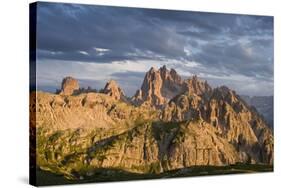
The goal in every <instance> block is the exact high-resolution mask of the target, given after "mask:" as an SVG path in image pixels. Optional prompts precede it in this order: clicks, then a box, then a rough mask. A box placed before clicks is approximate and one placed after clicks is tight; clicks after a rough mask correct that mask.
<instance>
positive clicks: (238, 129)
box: [30, 66, 274, 179]
mask: <svg viewBox="0 0 281 188" xmlns="http://www.w3.org/2000/svg"><path fill="white" fill-rule="evenodd" d="M252 101H256V100H254V99H252V98H250V99H249V98H247V97H245V96H239V95H238V94H237V93H236V92H235V91H234V90H231V89H230V88H228V87H227V86H221V87H217V88H212V87H211V86H210V85H209V84H208V82H207V81H204V80H201V79H199V78H198V77H197V76H192V77H190V78H188V79H183V78H182V77H181V76H180V75H179V74H178V73H177V72H176V70H174V69H171V70H169V69H167V67H166V66H163V67H161V68H159V69H156V68H154V67H152V68H151V69H150V70H149V71H148V72H147V73H146V75H145V77H144V80H143V83H142V85H141V88H140V89H139V90H137V91H136V93H135V95H134V96H133V97H130V98H129V97H127V96H126V95H125V93H124V91H123V90H122V88H121V87H120V86H119V85H118V83H117V82H116V81H115V80H110V81H108V82H107V83H106V85H105V87H104V89H102V90H100V91H99V92H98V91H97V90H92V89H84V88H80V87H79V82H78V80H76V79H75V78H73V77H66V78H64V79H63V81H62V86H61V89H60V91H58V92H57V93H56V94H54V93H47V92H41V91H36V92H33V93H31V95H30V111H31V113H34V114H36V116H35V118H34V119H32V118H31V121H30V126H31V130H33V131H34V132H36V146H34V147H36V162H37V164H36V165H37V167H38V168H40V169H42V170H46V171H50V172H52V173H55V174H61V175H63V176H64V177H66V178H68V179H81V178H82V179H83V178H89V177H93V176H94V175H95V172H96V170H97V169H120V170H124V171H126V172H132V173H139V174H148V173H152V174H160V173H165V172H169V171H173V170H177V169H186V168H189V167H194V166H229V165H235V164H267V165H273V153H274V152H273V145H274V143H273V142H274V139H273V132H272V129H271V128H270V127H271V126H270V121H267V120H265V118H264V117H263V116H262V115H260V113H262V110H256V108H257V109H259V107H258V106H257V107H256V108H253V107H252V105H254V104H253V103H254V102H252ZM260 104H262V102H260ZM261 106H262V105H261ZM270 106H271V105H267V107H268V108H269V107H270ZM272 106H273V104H272ZM269 116H270V115H269Z"/></svg>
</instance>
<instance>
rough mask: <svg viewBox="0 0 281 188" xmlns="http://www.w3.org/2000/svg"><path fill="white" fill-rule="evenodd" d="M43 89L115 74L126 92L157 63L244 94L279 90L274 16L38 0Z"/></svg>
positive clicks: (100, 82)
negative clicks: (69, 78)
mask: <svg viewBox="0 0 281 188" xmlns="http://www.w3.org/2000/svg"><path fill="white" fill-rule="evenodd" d="M36 37H37V51H36V53H37V54H36V57H37V59H36V63H37V67H36V68H37V89H38V90H43V91H51V92H53V91H55V90H56V89H59V88H60V84H61V81H62V79H63V77H65V76H73V77H75V78H77V79H78V80H79V83H80V86H81V87H87V86H91V87H92V88H96V89H100V88H103V87H104V85H105V83H106V82H107V81H108V80H110V79H114V80H116V81H117V82H118V84H119V85H120V86H121V88H122V89H123V90H124V91H125V93H126V95H128V96H132V95H134V93H135V91H136V90H137V89H139V88H140V87H141V84H142V81H143V78H144V75H145V73H146V72H147V71H148V70H149V69H150V68H151V67H152V66H154V67H156V68H160V67H161V66H163V65H166V66H167V68H169V69H170V68H174V69H175V70H176V71H177V72H178V73H179V74H180V75H181V76H182V77H183V78H188V77H190V76H192V75H197V76H198V77H199V78H201V79H203V80H207V81H208V83H209V84H210V85H211V86H212V87H218V86H221V85H226V86H228V87H229V88H231V89H233V90H235V91H236V92H237V93H238V94H241V95H250V96H265V95H273V88H274V87H273V78H274V76H273V72H274V71H273V61H274V59H273V57H274V54H273V42H274V39H273V17H270V16H250V15H235V14H216V13H203V12H190V11H174V10H158V9H141V8H124V7H123V8H122V7H110V6H95V5H79V4H62V3H46V2H41V3H38V6H37V36H36Z"/></svg>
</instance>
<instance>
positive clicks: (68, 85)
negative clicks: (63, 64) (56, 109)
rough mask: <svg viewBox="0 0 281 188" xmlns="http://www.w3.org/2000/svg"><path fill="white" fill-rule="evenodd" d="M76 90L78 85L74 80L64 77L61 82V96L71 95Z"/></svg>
mask: <svg viewBox="0 0 281 188" xmlns="http://www.w3.org/2000/svg"><path fill="white" fill-rule="evenodd" d="M77 90H79V83H78V81H77V80H76V79H75V78H73V77H65V78H64V79H63V80H62V84H61V92H60V94H62V95H72V94H73V93H74V92H75V91H77Z"/></svg>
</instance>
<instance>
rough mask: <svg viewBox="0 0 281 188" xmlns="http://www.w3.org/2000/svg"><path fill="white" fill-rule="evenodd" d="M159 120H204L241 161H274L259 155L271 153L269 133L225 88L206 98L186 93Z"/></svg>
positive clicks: (267, 128) (236, 97) (253, 112)
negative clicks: (236, 151)
mask: <svg viewBox="0 0 281 188" xmlns="http://www.w3.org/2000/svg"><path fill="white" fill-rule="evenodd" d="M162 118H163V119H164V120H165V121H175V122H181V121H192V120H203V121H204V122H207V123H209V124H210V125H211V126H213V127H215V128H216V130H217V131H218V134H219V135H220V136H221V137H222V138H225V139H226V140H227V141H228V142H229V143H231V144H232V145H233V146H234V147H235V148H236V149H237V150H238V152H239V155H240V160H241V161H247V160H248V161H251V163H272V161H273V158H272V157H273V156H272V155H271V154H270V155H268V156H269V157H268V158H267V159H265V158H264V157H263V155H264V154H262V153H273V137H272V132H271V130H270V129H269V127H268V126H267V125H266V123H265V122H264V121H263V120H262V118H260V117H259V115H258V114H257V113H256V112H255V111H252V110H251V108H250V107H249V106H248V105H247V104H246V103H245V102H244V101H243V100H241V99H240V97H239V96H238V95H236V93H235V92H234V91H232V90H230V89H228V88H227V87H225V86H223V87H220V88H216V89H214V90H213V91H212V92H210V93H209V94H208V95H201V96H200V95H197V94H194V93H189V92H188V93H185V94H181V95H179V96H177V97H175V98H174V99H172V100H171V101H170V102H169V105H167V106H166V107H165V109H164V110H163V113H162ZM261 130H263V131H261ZM265 150H266V151H265ZM261 151H263V152H262V153H260V152H261Z"/></svg>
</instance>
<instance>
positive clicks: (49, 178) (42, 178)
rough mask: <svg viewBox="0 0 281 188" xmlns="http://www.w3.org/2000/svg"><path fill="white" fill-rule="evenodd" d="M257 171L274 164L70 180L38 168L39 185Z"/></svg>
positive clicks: (117, 172) (106, 172) (112, 172)
mask: <svg viewBox="0 0 281 188" xmlns="http://www.w3.org/2000/svg"><path fill="white" fill-rule="evenodd" d="M155 167H157V165H155ZM256 172H273V166H271V165H261V164H253V165H246V164H237V165H230V166H194V167H190V168H185V169H179V170H172V171H168V172H164V173H161V174H157V173H154V172H150V173H146V174H139V173H131V172H127V171H124V170H121V169H102V168H101V169H94V170H93V171H92V173H91V174H89V175H87V174H85V175H81V176H77V179H75V180H68V179H66V178H64V177H63V176H62V175H59V174H54V173H50V172H46V171H42V170H40V169H37V182H38V183H39V184H38V185H53V184H57V185H60V184H75V183H90V182H108V181H126V180H145V179H158V178H176V177H190V176H204V175H223V174H236V173H256Z"/></svg>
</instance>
